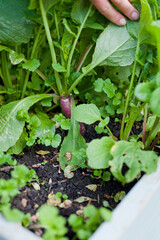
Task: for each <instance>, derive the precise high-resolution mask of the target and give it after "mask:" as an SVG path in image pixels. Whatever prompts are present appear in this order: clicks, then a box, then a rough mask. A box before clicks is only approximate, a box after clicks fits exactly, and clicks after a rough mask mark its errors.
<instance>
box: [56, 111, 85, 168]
mask: <svg viewBox="0 0 160 240" xmlns="http://www.w3.org/2000/svg"><path fill="white" fill-rule="evenodd" d="M85 149H86V142H85V140H84V138H83V137H82V135H81V134H80V126H79V123H78V122H77V121H76V120H75V117H74V109H73V107H72V111H71V127H70V129H69V132H68V135H67V136H66V137H65V138H64V140H63V143H62V145H61V149H60V154H59V162H60V165H61V168H62V169H63V170H64V169H65V167H66V166H67V165H71V166H75V167H74V169H76V168H77V167H78V166H79V167H84V166H85V164H84V163H85V160H86V159H85V158H84V157H83V155H84V154H83V152H84V151H83V150H85ZM78 152H79V153H80V156H79V157H80V159H81V160H82V161H81V162H79V159H77V154H76V153H78ZM68 155H69V157H68ZM76 165H78V166H76Z"/></svg>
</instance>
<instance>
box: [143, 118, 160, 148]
mask: <svg viewBox="0 0 160 240" xmlns="http://www.w3.org/2000/svg"><path fill="white" fill-rule="evenodd" d="M159 129H160V118H159V117H157V118H156V120H155V123H154V125H153V128H152V130H151V132H150V134H149V136H148V137H147V139H146V142H145V145H144V148H145V149H148V148H149V146H150V144H151V142H152V141H153V139H154V138H155V137H156V135H157V133H158V132H159Z"/></svg>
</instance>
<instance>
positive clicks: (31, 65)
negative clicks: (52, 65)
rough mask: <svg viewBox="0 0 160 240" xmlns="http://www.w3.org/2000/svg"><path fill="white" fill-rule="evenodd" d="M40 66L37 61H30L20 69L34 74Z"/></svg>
mask: <svg viewBox="0 0 160 240" xmlns="http://www.w3.org/2000/svg"><path fill="white" fill-rule="evenodd" d="M39 66H40V62H39V60H37V59H31V60H29V61H27V62H25V63H23V64H22V67H23V68H24V69H26V70H29V71H31V72H34V71H35V70H36V69H37V68H38V67H39Z"/></svg>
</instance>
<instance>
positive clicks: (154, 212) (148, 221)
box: [89, 162, 160, 240]
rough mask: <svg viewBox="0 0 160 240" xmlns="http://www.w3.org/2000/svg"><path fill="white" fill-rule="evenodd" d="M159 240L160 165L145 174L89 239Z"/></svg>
mask: <svg viewBox="0 0 160 240" xmlns="http://www.w3.org/2000/svg"><path fill="white" fill-rule="evenodd" d="M105 239H106V240H151V239H152V240H160V162H159V165H158V169H157V171H156V172H155V173H152V174H150V175H144V176H143V177H142V178H141V179H140V181H138V183H137V184H136V185H135V186H134V187H133V188H132V189H131V191H130V192H129V193H128V194H127V196H126V197H125V198H124V199H123V200H122V202H121V203H120V204H119V205H118V206H117V207H116V209H115V210H114V211H113V217H112V220H111V221H110V222H105V223H103V224H102V225H101V226H100V227H99V228H98V229H97V231H96V232H95V233H94V234H93V235H92V237H90V239H89V240H105Z"/></svg>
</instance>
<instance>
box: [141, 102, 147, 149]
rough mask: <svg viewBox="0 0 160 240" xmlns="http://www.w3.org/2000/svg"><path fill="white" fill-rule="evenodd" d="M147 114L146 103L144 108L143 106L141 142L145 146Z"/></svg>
mask: <svg viewBox="0 0 160 240" xmlns="http://www.w3.org/2000/svg"><path fill="white" fill-rule="evenodd" d="M147 114H148V103H147V104H146V106H145V113H144V122H143V135H142V142H143V144H144V145H145V140H146V125H147Z"/></svg>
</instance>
